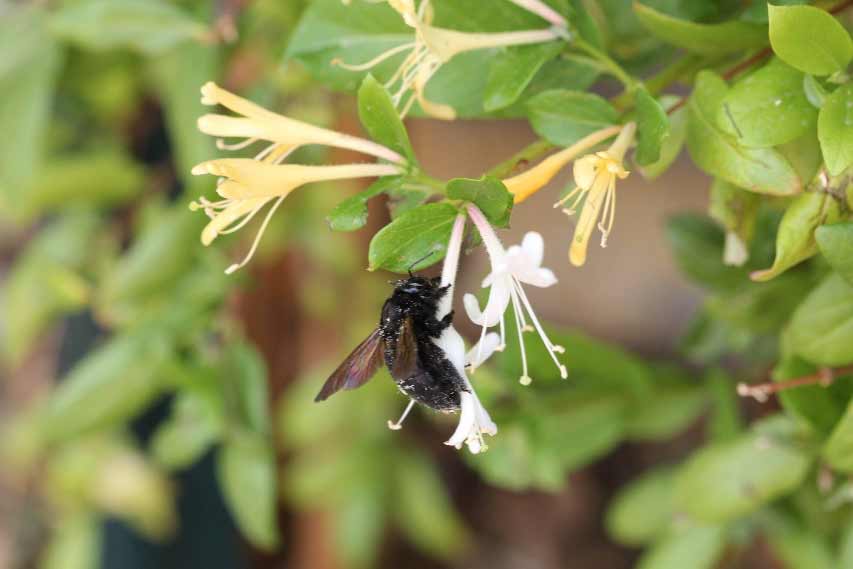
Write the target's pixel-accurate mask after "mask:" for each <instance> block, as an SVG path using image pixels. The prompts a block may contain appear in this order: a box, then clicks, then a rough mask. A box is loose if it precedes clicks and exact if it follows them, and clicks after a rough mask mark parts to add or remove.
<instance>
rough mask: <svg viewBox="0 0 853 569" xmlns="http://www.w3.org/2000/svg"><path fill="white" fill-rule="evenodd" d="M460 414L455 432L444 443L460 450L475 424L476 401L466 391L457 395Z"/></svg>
mask: <svg viewBox="0 0 853 569" xmlns="http://www.w3.org/2000/svg"><path fill="white" fill-rule="evenodd" d="M459 399H460V407H461V412H460V413H459V424H458V425H456V430H455V431H453V434H452V435H450V438H449V439H447V441H446V442H445V443H444V444H446V445H449V446H452V447H456V448H462V443H464V442H465V440H466V439H467V438H468V436H469V435H470V434H471V431H473V430H474V424H475V423H476V422H477V410H476V401H475V400H474V396H473V395H471V393H470V392H468V391H462V392H461V393H460V394H459Z"/></svg>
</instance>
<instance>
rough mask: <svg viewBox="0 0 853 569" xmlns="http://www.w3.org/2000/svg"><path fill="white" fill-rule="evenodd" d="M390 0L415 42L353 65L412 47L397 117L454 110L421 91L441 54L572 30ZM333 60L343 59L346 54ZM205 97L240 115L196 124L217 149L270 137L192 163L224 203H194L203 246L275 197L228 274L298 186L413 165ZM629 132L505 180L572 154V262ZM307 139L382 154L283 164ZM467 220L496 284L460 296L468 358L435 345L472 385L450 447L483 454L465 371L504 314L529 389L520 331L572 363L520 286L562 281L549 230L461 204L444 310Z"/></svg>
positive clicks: (397, 97)
mask: <svg viewBox="0 0 853 569" xmlns="http://www.w3.org/2000/svg"><path fill="white" fill-rule="evenodd" d="M388 1H389V3H390V4H391V5H392V6H393V7H394V8H395V9H396V10H397V11H398V12H399V13H400V14H401V15H402V16H403V18H404V20H405V21H406V23H407V24H409V25H410V26H412V27H413V28H414V29H415V37H416V39H415V41H414V42H411V43H407V44H404V45H402V46H399V47H397V48H394V49H392V50H388V51H387V52H385V53H383V54H381V55H380V56H378V57H377V58H375V59H374V60H372V61H370V62H368V63H366V64H364V65H361V66H352V65H349V66H348V67H349V68H352V69H366V68H369V67H371V66H373V65H376V64H377V63H379V62H381V61H384V60H385V59H388V58H390V57H393V56H395V55H398V54H401V53H403V52H406V51H408V52H409V54H408V55H407V56H406V57H405V59H404V61H403V63H402V64H401V66H400V67H399V68H398V70H397V71H396V72H395V74H394V76H393V77H392V79H391V81H389V84H388V86H389V87H394V85H395V84H396V85H397V88H396V91H394V94H393V100H394V101H395V103H396V104H397V105H399V106H401V111H402V113H405V112H406V111H407V110H408V109H409V108H410V107H411V106H412V104H413V102H414V101H417V102H418V104H419V105H420V106H421V108H422V109H423V110H424V112H426V113H428V114H432V115H434V116H438V117H440V118H452V116H453V115H452V109H450V108H449V107H445V106H443V105H439V104H437V103H434V102H430V101H428V100H427V99H426V98H425V96H424V87H425V85H426V83H427V81H429V79H430V77H432V75H433V74H434V73H435V72H436V71H437V69H438V68H439V67H440V66H441V64H442V63H443V62H446V61H448V60H449V59H450V58H452V57H453V56H454V55H456V54H458V53H461V52H462V51H466V50H470V49H483V48H487V47H496V46H506V45H519V44H525V43H534V42H541V41H553V40H555V39H558V38H565V37H567V32H566V29H565V21H564V20H562V17H561V16H559V14H556V13H555V12H553V10H551V9H550V8H549V7H547V6H546V5H545V4H542V3H541V2H540V1H539V0H510V1H512V2H513V3H515V4H517V5H519V6H521V7H524V8H526V9H528V10H530V11H532V12H534V13H536V14H538V15H540V16H542V17H543V18H545V19H546V20H548V21H549V22H550V23H551V24H553V25H552V27H551V28H549V29H547V30H531V31H522V32H506V33H500V34H467V33H462V32H458V31H454V30H447V29H442V28H436V27H433V26H431V25H430V22H431V19H432V16H431V8H430V5H429V0H423V1H422V2H421V3H420V5H419V6H416V4H415V2H414V0H388ZM338 64H339V65H346V64H342V63H340V62H338ZM201 93H202V102H203V103H204V104H206V105H222V106H223V107H226V108H227V109H229V110H231V111H233V112H234V113H236V114H237V115H238V116H230V115H221V114H208V115H204V116H202V117H200V118H199V120H198V127H199V129H200V130H201V131H202V132H204V133H206V134H209V135H212V136H215V137H217V138H218V140H217V145H218V147H219V148H220V149H223V150H240V149H244V148H246V147H248V146H250V145H252V144H255V143H257V142H262V143H264V144H265V147H264V149H263V150H262V151H260V152H259V153H258V154H257V155H256V156H255V157H254V158H253V159H251V158H225V159H217V160H210V161H206V162H203V163H201V164H199V165H197V166H196V167H195V168H193V171H192V172H193V174H195V175H202V174H213V175H215V176H218V177H219V181H218V184H217V189H216V191H217V194H218V195H219V197H220V198H221V199H218V200H216V201H209V200H207V199H206V198H203V197H202V198H200V199H199V200H198V201H196V202H193V203H192V204H191V208H192V209H201V210H203V211H204V212H205V213H206V214H207V215H208V216H209V217H210V218H211V220H210V222H209V223H208V224H207V226H206V227H205V228H204V230H203V232H202V236H201V240H202V243H203V244H204V245H209V244H210V243H211V242H213V240H214V239H216V237H217V236H219V235H223V234H228V233H232V232H234V231H237V230H239V229H240V228H242V227H244V226H245V225H246V224H247V223H249V221H251V219H252V218H253V217H254V216H255V215H256V214H257V213H258V212H259V211H261V210H262V209H264V208H265V207H266V206H267V205H268V204H272V205H271V206H270V207H269V209H268V212H267V214H266V217H265V219H264V220H263V222H262V224H261V226H260V229H259V231H258V233H257V235H256V237H255V240H254V242H253V244H252V246H251V248H250V250H249V252H248V254H247V255H246V256H245V258H244V259H243V260H242V261H241V262H240V263H236V264H233V265H231V266H230V267H228V269H227V270H226V272H228V273H231V272H233V271H235V270H237V269H239V268H240V267H242V266H244V265H245V264H246V263H247V262H248V261H249V259H251V257H252V255H253V253H254V251H255V250H256V248H257V245H258V243H259V241H260V239H261V236H262V235H263V232H264V230H265V228H266V226H267V224H268V222H269V220H270V218H271V217H272V215H273V214H274V212H275V210H276V209H277V208H278V207H279V205H280V204H281V202H282V201H283V200H284V199H285V198H286V197H287V196H288V195H289V194H290V193H291V192H292V191H293V190H295V189H296V188H298V187H300V186H303V185H305V184H309V183H313V182H322V181H328V180H341V179H355V178H365V177H382V176H399V175H403V174H405V173H406V172H407V170H408V165H407V163H406V160H405V158H403V157H402V156H401V155H400V154H398V153H397V152H394V151H393V150H391V149H389V148H387V147H385V146H383V145H380V144H377V143H375V142H372V141H370V140H366V139H363V138H359V137H355V136H351V135H347V134H343V133H339V132H335V131H332V130H328V129H323V128H319V127H316V126H313V125H310V124H307V123H304V122H301V121H297V120H294V119H291V118H288V117H284V116H281V115H279V114H276V113H273V112H271V111H268V110H266V109H264V108H262V107H260V106H258V105H255V104H254V103H252V102H250V101H247V100H246V99H243V98H241V97H239V96H237V95H235V94H233V93H230V92H228V91H226V90H224V89H222V88H220V87H218V86H217V85H215V84H213V83H208V84H206V85H204V86H203V87H202V89H201ZM407 93H408V95H407ZM634 133H635V125H634V123H628V124H626V125H623V126H612V127H606V128H603V129H601V130H599V131H597V132H594V133H592V134H590V135H588V136H587V137H585V138H583V139H582V140H580V141H578V142H577V143H575V144H574V145H572V146H570V147H568V148H565V149H563V150H562V151H560V152H557V153H555V154H553V155H551V156H549V157H548V158H546V159H544V160H543V161H541V162H540V163H539V164H537V165H536V166H534V167H532V168H530V169H529V170H527V171H525V172H523V173H521V174H519V175H516V176H514V177H510V178H507V179H505V180H503V182H504V185H505V186H506V188H507V189H508V190H509V191H510V192H511V193H512V194H513V195H514V201H515V202H516V203H520V202H522V201H524V200H525V199H527V197H529V196H530V195H532V194H533V193H535V192H536V191H538V190H539V189H540V188H542V187H544V186H545V185H546V184H547V183H548V182H550V181H551V179H552V178H553V177H554V176H555V175H556V174H557V173H558V172H559V171H560V170H561V169H562V168H564V167H565V166H566V165H567V164H568V163H569V162H571V161H573V160H574V179H575V184H576V188H575V189H574V190H573V191H571V192H570V193H569V194H568V195H567V196H566V197H565V198H563V199H562V200H561V201H559V202H557V204H555V207H557V206H565V209H564V211H566V212H567V213H569V214H570V215H571V214H574V212H575V210H576V209H578V208H579V207H580V208H581V213H580V218H579V220H578V223H577V225H576V228H575V235H574V237H573V239H572V244H571V246H570V249H569V260H570V261H571V262H572V264H574V265H576V266H580V265H582V264H583V263H584V262H585V259H586V250H587V245H588V243H589V239H590V236H591V234H592V232H593V229H594V227H595V226H596V222H598V223H597V226H598V227H599V229H600V231H601V233H602V239H601V245H602V246H605V244H606V240H607V236H608V234H609V232H610V230H611V228H612V225H613V219H614V214H615V207H616V193H615V184H616V180H617V179H622V178H625V177H626V176H627V175H628V172H627V171H626V170H625V169H624V167H623V165H622V162H623V159H624V156H625V153H626V152H627V150H628V148H629V147H630V145H631V144H632V142H633V140H634ZM614 136H615V137H616V139H615V141H614V142H613V143H612V144H611V146H610V147H609V148H608V149H607V150H605V151H601V152H597V153H587V152H589V151H590V150H591V149H592V148H594V147H595V146H596V145H598V144H600V143H602V142H604V141H606V140H608V139H610V138H613V137H614ZM225 138H236V139H242V140H240V141H239V142H237V143H233V144H228V143H226V142H225V141H224V140H223V139H225ZM309 144H320V145H326V146H331V147H337V148H346V149H350V150H354V151H357V152H360V153H363V154H366V155H369V156H372V157H375V158H377V159H378V160H379V162H378V163H371V164H344V165H334V166H308V165H300V164H284V163H283V162H284V160H285V159H286V158H287V157H288V156H289V155H290V153H291V152H293V150H295V149H296V148H298V147H300V146H303V145H309ZM585 153H586V154H585ZM468 219H470V221H471V222H472V223H473V225H474V226H475V227H476V229H477V231H478V232H479V234H480V236H481V237H482V240H483V244H484V246H485V249H486V251H487V253H488V256H489V260H490V264H491V272H490V273H489V274H488V276H486V278H485V279H484V280H483V283H482V286H483V287H484V288H488V289H489V295H488V301H487V302H486V305H485V307H484V308H482V309H481V308H480V305H479V303H478V302H477V299H476V298H475V297H474V296H473V295H471V294H466V295H465V296H464V299H463V301H464V307H465V311H466V312H467V314H468V317H469V318H470V319H471V321H473V322H474V323H475V324H477V325H478V326H480V327H481V330H482V331H481V334H480V339H479V342H478V343H477V345H476V346H475V347H474V348H473V349H472V350H471V351H470V352H468V353H467V354H466V352H465V345H464V341H463V340H462V338H461V336H460V335H459V334H458V332H456V330H455V329H454V328H453V327H451V328H450V329H449V331H448V333H447V334H444V335H443V336H442V338H441V339H440V340H439V342H440V344H441V345H440V347H441V348H442V349H443V350H444V352H445V353H446V354H447V356H448V358H449V359H450V360H451V362H452V363H453V364H454V366H455V367H456V369H457V371H458V372H459V374H460V375H461V376H462V377H463V379H464V380H465V382H466V384H467V386H468V391H467V392H463V393H462V394H461V414H460V420H459V425H458V427H457V429H456V431H455V432H454V433H453V435H452V436H451V437H450V439H449V440H448V441H447V444H449V445H452V446H455V447H457V448H461V446H462V445H463V444H467V445H468V448H469V450H470V451H471V452H474V453H477V452H480V451H482V450H484V449H485V448H486V445H485V443H484V440H483V435H494V434H495V433H496V432H497V427H496V426H495V424H494V422H493V421H492V420H491V418H490V417H489V414H488V412H487V411H486V409H485V408H484V407H483V405H482V403H481V402H480V400H479V398H478V397H477V395H476V392H475V391H474V388H473V386H472V385H471V383H470V381H469V379H468V373H473V371H474V370H475V369H476V368H477V366H479V365H480V364H481V363H483V362H484V361H485V360H486V359H488V357H489V356H490V355H491V354H492V353H494V352H495V351H499V350H502V349H503V347H504V346H505V345H506V326H505V314H506V312H507V310H508V308H509V307H510V306H511V307H512V311H513V315H514V319H515V324H516V330H517V333H518V342H519V345H520V353H521V360H522V375H521V377H520V382H521V383H522V384H523V385H528V384H530V382H531V378H530V376H529V375H528V366H527V356H526V352H525V347H524V340H523V336H522V335H523V333H524V332H525V331H535V332H536V333H537V334H538V336H539V338H540V339H541V340H542V342H543V344H544V345H545V347H546V349H547V350H548V353H549V354H550V356H551V358H552V359H553V361H554V364H555V365H556V366H557V369H558V371H559V374H560V376H561V377H563V378H565V377H566V376H567V370H566V367H565V366H564V365H563V364H562V363H561V362H560V360H559V358H558V356H557V354H560V353H562V352H563V348H562V347H561V346H558V345H556V344H554V343H553V342H551V340H550V339H549V337H548V335H547V333H546V332H545V330H544V329H543V327H542V324H541V323H540V321H539V319H538V318H537V316H536V314H535V313H534V311H533V308H532V306H531V303H530V301H529V299H528V297H527V295H526V293H525V291H524V288H523V285H525V284H526V285H530V286H535V287H542V288H544V287H550V286H552V285H554V284H556V282H557V279H556V277H555V276H554V273H553V272H552V271H550V270H549V269H546V268H543V267H542V266H541V265H542V260H543V255H544V242H543V239H542V236H541V235H540V234H539V233H536V232H529V233H527V234H526V235H525V236H524V239H523V240H522V242H521V244H520V245H514V246H511V247H509V248H504V246H503V244H502V243H501V241H500V239H499V238H498V236H497V234H496V232H495V230H494V228H493V227H492V226H491V225H490V224H489V222H488V220H487V219H486V217H485V216H484V215H483V213H482V212H481V211H480V210H479V209H478V208H477V207H476V206H475V205H473V204H467V205H466V206H465V209H464V212H462V213H460V214H459V215H458V217H457V219H456V222H455V224H454V227H453V231H452V234H451V237H450V241H449V243H448V249H447V255H446V257H445V261H444V268H443V271H442V284H443V285H451V294H450V295H447V296H446V297H445V298H444V299H443V300H442V304H441V306H440V307H439V314H438V315H437V317H438V318H441V317H442V316H444V315H446V314H447V313H448V312H449V311H450V308H451V305H452V296H453V292H454V289H455V287H454V285H455V282H456V273H457V269H458V264H459V256H460V250H461V246H462V240H463V234H464V230H465V225H466V222H467V220H468ZM599 219H600V221H599ZM494 327H497V328H498V330H499V332H488V329H490V328H494ZM411 407H412V404H411V403H410V405H409V406H408V407H407V408H406V410H405V412H404V413H403V416H402V417H401V418H400V420H399V421H397V422H396V423H391V422H389V427H391V428H394V429H396V428H399V427H400V425H401V423H402V421H403V419H404V418H405V417H406V415H407V414H408V412H409V410H410V409H411Z"/></svg>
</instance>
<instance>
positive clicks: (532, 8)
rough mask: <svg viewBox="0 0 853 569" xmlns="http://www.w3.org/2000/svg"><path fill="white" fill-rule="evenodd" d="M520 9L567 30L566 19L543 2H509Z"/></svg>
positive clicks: (518, 0)
mask: <svg viewBox="0 0 853 569" xmlns="http://www.w3.org/2000/svg"><path fill="white" fill-rule="evenodd" d="M509 1H510V2H512V3H513V4H515V5H516V6H518V7H519V8H524V9H525V10H527V11H528V12H531V13H533V14H536V15H537V16H539V17H540V18H542V19H543V20H546V21H548V22H551V23H552V24H554V25H555V26H558V27H561V28H566V27H567V22H566V19H565V18H564V17H563V16H561V15H560V14H559V12H557V11H556V10H554V9H553V8H552V7H551V6H549V5H548V4H546V3H544V2H542V0H509Z"/></svg>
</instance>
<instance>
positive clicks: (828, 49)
mask: <svg viewBox="0 0 853 569" xmlns="http://www.w3.org/2000/svg"><path fill="white" fill-rule="evenodd" d="M768 10H769V13H770V45H771V46H772V47H773V51H774V52H775V53H776V55H778V56H779V57H780V58H782V60H784V61H785V63H787V64H789V65H792V66H794V67H796V68H797V69H799V70H800V71H803V72H805V73H810V74H812V75H829V74H831V73H835V72H836V71H843V70H844V69H845V68H846V67H847V64H848V63H850V60H851V59H853V40H851V39H850V34H848V33H847V30H845V29H844V26H842V25H841V24H840V23H839V22H838V20H836V19H835V18H834V17H833V16H832V15H831V14H829V13H827V12H825V11H824V10H821V9H819V8H815V7H813V6H772V5H771V6H768Z"/></svg>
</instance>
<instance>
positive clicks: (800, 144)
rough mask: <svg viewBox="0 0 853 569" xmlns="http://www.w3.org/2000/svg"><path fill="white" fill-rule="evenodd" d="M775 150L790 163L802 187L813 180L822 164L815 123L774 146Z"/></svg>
mask: <svg viewBox="0 0 853 569" xmlns="http://www.w3.org/2000/svg"><path fill="white" fill-rule="evenodd" d="M776 150H778V151H779V153H780V154H781V155H782V156H784V157H785V159H786V160H788V162H790V163H791V166H792V167H793V168H794V171H795V172H796V173H797V176H798V177H799V178H800V185H801V186H802V187H804V188H806V187H808V186H809V184H811V183H812V182H813V181H814V178H815V176H816V175H817V173H818V169H819V168H820V167H821V166H822V165H823V157H822V156H821V154H820V144H819V143H818V140H817V125H815V126H814V127H812V128H810V129H809V130H808V131H806V133H805V134H803V135H802V136H800V137H799V138H796V139H794V140H792V141H791V142H788V143H785V144H782V145H780V146H778V147H776Z"/></svg>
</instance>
